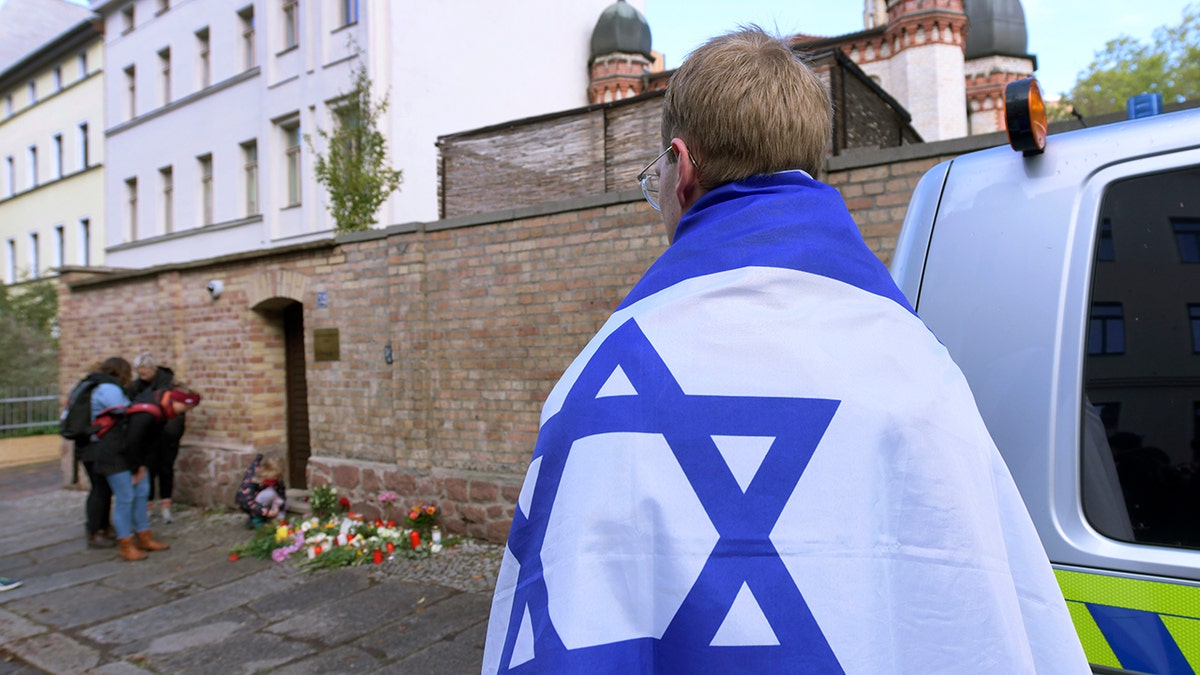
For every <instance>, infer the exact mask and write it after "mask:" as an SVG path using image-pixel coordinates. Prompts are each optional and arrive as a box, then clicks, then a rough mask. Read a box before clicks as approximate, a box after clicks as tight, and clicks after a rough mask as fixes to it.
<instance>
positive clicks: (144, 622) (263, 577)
mask: <svg viewBox="0 0 1200 675" xmlns="http://www.w3.org/2000/svg"><path fill="white" fill-rule="evenodd" d="M237 584H238V586H239V587H238V589H237V592H230V591H229V590H228V589H225V588H223V587H222V588H216V589H210V590H207V591H204V592H203V593H199V594H197V595H193V596H190V597H187V598H183V599H181V600H176V601H174V602H171V603H168V604H166V605H162V606H159V607H153V608H150V609H147V610H145V611H142V612H139V613H137V614H133V615H130V616H125V617H122V618H120V619H117V620H114V621H109V622H107V623H103V624H100V625H98V626H93V627H92V628H89V629H87V630H86V631H84V632H83V635H84V637H86V638H88V639H91V640H95V641H96V642H99V643H102V644H117V643H121V642H129V641H132V640H137V639H139V638H143V637H152V636H155V635H162V634H163V633H168V632H170V631H172V630H176V629H178V628H179V627H180V626H184V625H186V624H189V623H192V622H194V621H196V620H197V619H198V618H203V617H207V616H212V615H213V614H217V613H219V612H222V611H225V610H227V609H231V608H233V607H237V606H239V605H241V604H243V603H245V602H246V601H247V599H248V598H253V597H257V596H260V595H266V594H269V593H274V592H276V591H279V590H282V589H284V588H291V587H294V586H295V585H296V584H297V579H296V578H292V579H288V578H286V577H285V576H283V575H281V574H280V573H279V572H278V571H276V570H272V569H267V570H264V571H262V572H259V573H257V574H253V575H251V576H249V577H246V578H244V579H241V580H239V581H238V582H237Z"/></svg>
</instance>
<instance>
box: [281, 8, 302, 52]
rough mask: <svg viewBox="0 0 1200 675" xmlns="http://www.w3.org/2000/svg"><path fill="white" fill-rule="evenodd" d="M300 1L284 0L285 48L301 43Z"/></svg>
mask: <svg viewBox="0 0 1200 675" xmlns="http://www.w3.org/2000/svg"><path fill="white" fill-rule="evenodd" d="M299 5H300V2H299V0H283V48H284V49H291V48H292V47H295V46H297V45H298V44H300V7H299Z"/></svg>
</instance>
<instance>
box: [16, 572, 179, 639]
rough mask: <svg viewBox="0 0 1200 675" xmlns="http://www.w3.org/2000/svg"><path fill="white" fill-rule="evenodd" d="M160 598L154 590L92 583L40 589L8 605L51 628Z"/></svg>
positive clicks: (118, 613)
mask: <svg viewBox="0 0 1200 675" xmlns="http://www.w3.org/2000/svg"><path fill="white" fill-rule="evenodd" d="M163 601H164V598H163V595H162V594H161V593H158V592H156V591H152V590H148V589H142V590H139V591H138V592H137V593H130V592H129V591H123V590H119V589H115V588H110V587H108V586H105V585H103V584H100V583H95V584H86V585H82V586H78V587H72V588H64V589H61V590H58V591H54V592H52V593H41V594H39V595H37V596H35V597H31V598H27V599H25V600H22V601H20V602H16V603H13V604H12V605H11V606H10V607H9V609H11V610H12V611H14V612H19V613H21V614H24V615H25V616H30V617H34V618H35V619H36V620H37V622H38V623H42V624H46V625H48V626H50V627H52V628H74V627H77V626H87V625H90V624H94V623H99V622H101V621H107V620H109V619H112V618H114V617H119V616H124V615H126V614H129V613H131V612H136V611H138V610H141V609H145V608H147V607H154V606H156V605H161V604H163Z"/></svg>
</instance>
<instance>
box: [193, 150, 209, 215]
mask: <svg viewBox="0 0 1200 675" xmlns="http://www.w3.org/2000/svg"><path fill="white" fill-rule="evenodd" d="M196 159H197V160H199V161H200V208H201V214H200V217H201V221H200V222H201V224H202V225H212V222H213V161H212V155H202V156H200V157H197V158H196Z"/></svg>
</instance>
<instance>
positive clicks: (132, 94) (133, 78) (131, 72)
mask: <svg viewBox="0 0 1200 675" xmlns="http://www.w3.org/2000/svg"><path fill="white" fill-rule="evenodd" d="M125 115H126V117H128V118H129V119H133V118H134V117H135V116H136V115H137V68H135V67H134V66H129V67H128V68H126V69H125Z"/></svg>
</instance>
